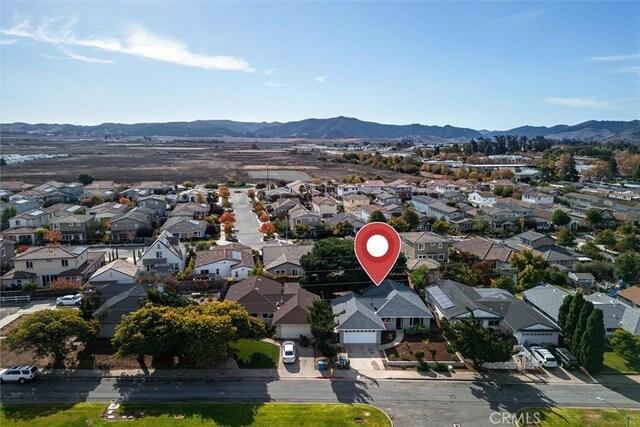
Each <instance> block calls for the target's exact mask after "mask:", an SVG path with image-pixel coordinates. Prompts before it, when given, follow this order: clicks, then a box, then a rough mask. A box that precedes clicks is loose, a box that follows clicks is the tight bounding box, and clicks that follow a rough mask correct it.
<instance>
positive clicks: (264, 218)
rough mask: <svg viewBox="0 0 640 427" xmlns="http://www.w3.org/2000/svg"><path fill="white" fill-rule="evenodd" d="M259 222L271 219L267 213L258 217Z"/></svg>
mask: <svg viewBox="0 0 640 427" xmlns="http://www.w3.org/2000/svg"><path fill="white" fill-rule="evenodd" d="M258 219H259V220H260V222H267V221H269V220H270V219H271V217H270V216H269V214H268V213H266V212H264V213H263V214H262V215H260V218H258Z"/></svg>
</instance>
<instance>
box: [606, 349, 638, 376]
mask: <svg viewBox="0 0 640 427" xmlns="http://www.w3.org/2000/svg"><path fill="white" fill-rule="evenodd" d="M639 372H640V367H639V366H634V365H633V364H632V363H629V361H627V360H626V359H625V358H624V357H622V356H620V355H619V354H618V353H616V352H615V351H606V352H605V353H604V363H603V364H602V370H601V371H600V373H602V374H623V373H639Z"/></svg>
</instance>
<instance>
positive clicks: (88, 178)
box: [78, 173, 95, 185]
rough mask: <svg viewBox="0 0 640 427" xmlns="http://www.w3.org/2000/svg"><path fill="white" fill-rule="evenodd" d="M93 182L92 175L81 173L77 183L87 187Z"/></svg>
mask: <svg viewBox="0 0 640 427" xmlns="http://www.w3.org/2000/svg"><path fill="white" fill-rule="evenodd" d="M93 181H95V178H94V177H93V175H90V174H88V173H81V174H80V175H78V182H81V183H82V184H84V185H89V184H91V183H92V182H93Z"/></svg>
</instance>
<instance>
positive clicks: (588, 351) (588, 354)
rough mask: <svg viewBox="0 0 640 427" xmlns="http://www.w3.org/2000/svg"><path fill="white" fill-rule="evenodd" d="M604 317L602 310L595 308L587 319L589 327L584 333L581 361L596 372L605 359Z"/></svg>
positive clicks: (588, 368) (593, 372)
mask: <svg viewBox="0 0 640 427" xmlns="http://www.w3.org/2000/svg"><path fill="white" fill-rule="evenodd" d="M604 333H605V330H604V319H603V314H602V310H600V309H594V310H593V311H592V312H591V315H590V316H589V319H588V320H587V328H586V329H585V331H584V334H583V335H582V339H581V341H582V347H581V348H582V353H581V357H580V361H581V362H582V366H584V367H585V368H586V369H587V371H589V372H590V373H592V374H596V373H598V372H599V371H600V369H601V368H602V362H603V361H604V350H605V342H604Z"/></svg>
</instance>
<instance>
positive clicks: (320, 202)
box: [311, 196, 338, 218]
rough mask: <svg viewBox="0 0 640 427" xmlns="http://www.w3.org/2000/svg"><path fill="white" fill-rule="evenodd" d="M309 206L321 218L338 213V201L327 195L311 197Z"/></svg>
mask: <svg viewBox="0 0 640 427" xmlns="http://www.w3.org/2000/svg"><path fill="white" fill-rule="evenodd" d="M311 208H312V209H313V212H315V213H317V214H318V215H320V216H321V217H322V218H327V217H330V216H333V215H335V214H337V213H338V203H337V202H336V201H335V200H333V199H331V198H329V197H321V196H317V197H314V198H312V199H311Z"/></svg>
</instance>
